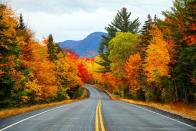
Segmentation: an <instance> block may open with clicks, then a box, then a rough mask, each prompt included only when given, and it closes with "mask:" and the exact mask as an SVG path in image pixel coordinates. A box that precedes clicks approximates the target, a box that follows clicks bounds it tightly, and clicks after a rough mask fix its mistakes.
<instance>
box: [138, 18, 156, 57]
mask: <svg viewBox="0 0 196 131" xmlns="http://www.w3.org/2000/svg"><path fill="white" fill-rule="evenodd" d="M152 25H153V20H152V17H151V16H150V14H149V15H148V20H146V21H145V23H144V26H143V27H142V29H141V31H140V32H141V35H140V42H139V44H138V46H137V50H138V51H139V53H140V55H141V57H142V59H144V57H145V50H146V48H147V46H148V45H149V43H150V40H151V39H152V36H151V35H150V33H149V31H150V29H151V28H152Z"/></svg>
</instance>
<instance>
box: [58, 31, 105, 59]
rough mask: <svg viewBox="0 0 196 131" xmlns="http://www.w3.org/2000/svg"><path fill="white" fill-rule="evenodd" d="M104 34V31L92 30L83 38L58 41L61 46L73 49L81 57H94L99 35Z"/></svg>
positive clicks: (99, 39) (99, 40) (99, 38)
mask: <svg viewBox="0 0 196 131" xmlns="http://www.w3.org/2000/svg"><path fill="white" fill-rule="evenodd" d="M102 35H106V33H104V32H93V33H91V34H89V35H88V36H87V37H86V38H84V39H83V40H78V41H75V40H66V41H63V42H59V43H58V44H59V46H60V47H61V48H69V49H72V50H73V51H75V52H76V53H77V54H78V55H80V56H81V57H94V56H95V55H97V53H98V52H97V51H98V48H99V44H100V42H101V36H102Z"/></svg>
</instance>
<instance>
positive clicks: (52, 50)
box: [47, 34, 60, 61]
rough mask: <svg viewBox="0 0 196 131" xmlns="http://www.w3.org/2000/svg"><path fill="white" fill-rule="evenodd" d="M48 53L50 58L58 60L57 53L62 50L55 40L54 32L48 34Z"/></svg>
mask: <svg viewBox="0 0 196 131" xmlns="http://www.w3.org/2000/svg"><path fill="white" fill-rule="evenodd" d="M47 47H48V54H49V60H50V61H55V60H57V58H58V57H57V54H58V53H59V51H60V47H59V46H58V45H57V44H56V43H55V42H54V39H53V36H52V34H50V35H49V36H48V44H47Z"/></svg>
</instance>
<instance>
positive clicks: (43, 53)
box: [0, 4, 87, 107]
mask: <svg viewBox="0 0 196 131" xmlns="http://www.w3.org/2000/svg"><path fill="white" fill-rule="evenodd" d="M81 68H82V64H81V62H80V60H79V59H78V57H77V56H76V55H75V54H74V53H72V52H70V51H63V50H61V49H60V48H59V47H58V45H57V44H56V43H55V42H54V40H53V37H52V35H49V37H48V38H46V39H44V40H43V41H42V42H38V41H36V40H35V39H34V36H33V33H32V31H31V30H30V29H29V28H27V26H26V25H25V24H24V21H23V17H22V15H20V17H19V18H18V17H17V16H16V15H15V14H14V13H13V11H12V10H11V9H10V8H9V7H8V6H6V5H4V4H0V76H1V77H0V83H1V86H0V106H1V107H5V106H13V105H21V104H25V103H28V104H33V103H40V102H50V101H56V100H64V99H69V98H75V97H78V96H79V95H80V94H81V90H82V89H81V88H80V87H82V84H83V82H85V81H87V79H86V77H84V78H82V77H83V76H85V75H84V74H83V72H84V71H83V70H84V69H83V68H82V69H81ZM80 70H82V71H83V72H82V71H81V72H82V73H81V72H80Z"/></svg>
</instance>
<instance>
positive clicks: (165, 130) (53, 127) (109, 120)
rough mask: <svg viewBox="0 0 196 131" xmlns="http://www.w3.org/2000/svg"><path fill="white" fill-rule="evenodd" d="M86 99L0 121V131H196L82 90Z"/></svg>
mask: <svg viewBox="0 0 196 131" xmlns="http://www.w3.org/2000/svg"><path fill="white" fill-rule="evenodd" d="M85 87H86V88H87V89H88V90H89V92H90V97H89V98H88V99H85V100H82V101H79V102H74V103H70V104H65V105H62V106H58V107H54V108H46V109H41V110H37V111H32V112H28V113H24V114H21V115H18V116H14V117H10V118H7V119H4V120H0V131H3V130H5V131H101V130H102V131H104V129H105V130H106V131H186V130H189V131H195V130H196V128H195V127H193V126H190V125H188V124H185V123H182V122H180V121H177V120H174V119H171V118H168V117H165V116H163V115H160V114H158V113H155V112H153V111H150V110H148V109H145V108H144V107H139V106H136V105H132V104H128V103H124V102H120V101H111V100H110V99H109V97H108V96H107V95H106V94H105V93H103V92H100V91H98V90H97V89H95V88H93V87H92V86H91V85H86V86H85Z"/></svg>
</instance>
